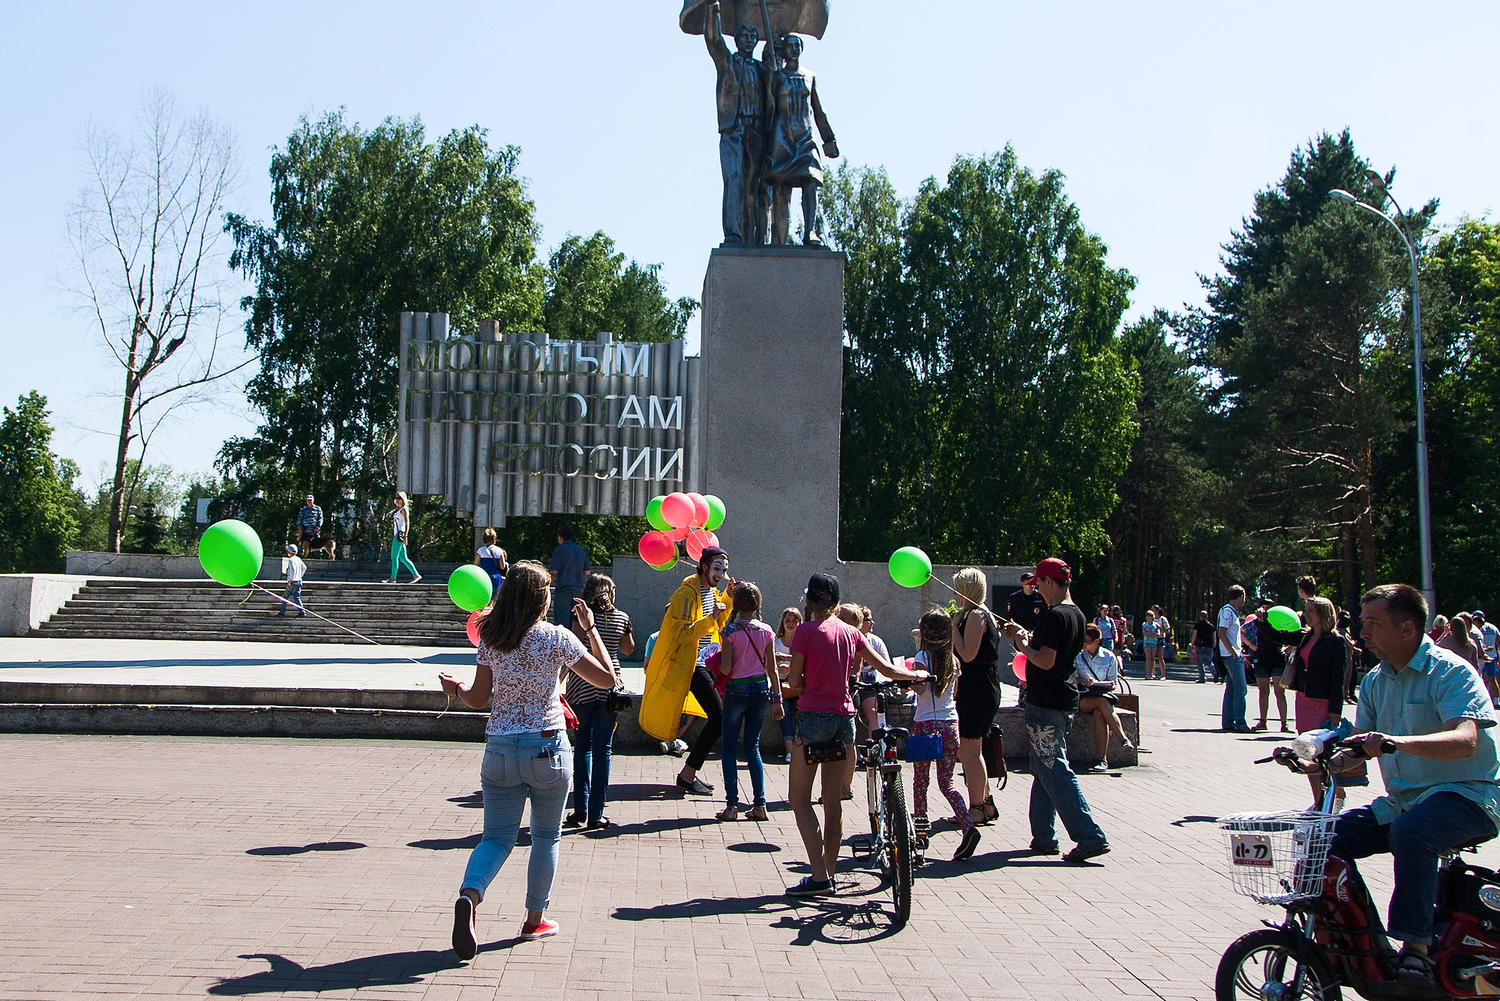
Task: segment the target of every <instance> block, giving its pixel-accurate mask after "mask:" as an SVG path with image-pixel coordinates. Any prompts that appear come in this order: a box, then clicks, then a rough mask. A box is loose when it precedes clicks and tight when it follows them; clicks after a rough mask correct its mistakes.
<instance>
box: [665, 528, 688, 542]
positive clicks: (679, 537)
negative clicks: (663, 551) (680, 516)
mask: <svg viewBox="0 0 1500 1001" xmlns="http://www.w3.org/2000/svg"><path fill="white" fill-rule="evenodd" d="M691 532H692V529H691V528H689V527H688V526H686V525H683V526H682V527H681V528H674V529H672V530H671V531H670V532H668V533H667V538H669V539H671V540H672V541H673V542H685V541H687V537H688V534H689V533H691Z"/></svg>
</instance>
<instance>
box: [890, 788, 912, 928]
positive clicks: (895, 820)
mask: <svg viewBox="0 0 1500 1001" xmlns="http://www.w3.org/2000/svg"><path fill="white" fill-rule="evenodd" d="M885 820H886V831H887V836H888V838H889V841H888V842H887V844H888V846H889V854H890V859H891V866H890V869H891V871H890V873H889V874H888V875H889V878H890V881H891V899H892V901H893V902H894V903H895V905H896V927H897V928H904V927H905V926H906V922H907V920H908V919H909V918H910V917H911V876H912V866H913V860H912V834H911V815H910V814H908V813H907V812H906V794H905V792H904V791H903V790H902V788H901V773H900V772H899V771H897V772H893V773H892V774H890V775H887V776H886V777H885Z"/></svg>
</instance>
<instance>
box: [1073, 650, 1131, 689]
mask: <svg viewBox="0 0 1500 1001" xmlns="http://www.w3.org/2000/svg"><path fill="white" fill-rule="evenodd" d="M1119 674H1120V662H1119V661H1118V660H1117V659H1116V658H1115V655H1114V654H1113V653H1111V652H1110V651H1108V650H1106V649H1104V647H1102V646H1101V647H1100V648H1099V652H1098V653H1096V654H1094V655H1093V656H1092V657H1090V656H1089V653H1088V651H1087V650H1080V651H1078V656H1077V657H1074V658H1073V677H1074V679H1075V680H1076V681H1077V682H1078V683H1079V684H1080V685H1082V686H1083V687H1084V688H1087V687H1088V686H1089V685H1103V684H1114V682H1115V679H1116V678H1118V677H1119Z"/></svg>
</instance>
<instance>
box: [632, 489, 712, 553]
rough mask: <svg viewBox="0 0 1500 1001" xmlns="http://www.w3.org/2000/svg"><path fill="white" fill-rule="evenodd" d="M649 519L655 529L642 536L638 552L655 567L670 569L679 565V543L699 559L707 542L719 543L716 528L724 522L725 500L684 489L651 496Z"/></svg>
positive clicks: (648, 510) (648, 507)
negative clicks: (715, 532) (684, 491)
mask: <svg viewBox="0 0 1500 1001" xmlns="http://www.w3.org/2000/svg"><path fill="white" fill-rule="evenodd" d="M646 520H647V521H649V522H650V523H651V528H652V530H651V531H649V532H647V533H646V534H645V535H642V536H641V541H640V542H639V543H637V545H636V552H638V553H640V554H641V559H643V560H645V561H646V565H647V566H649V567H651V568H652V569H653V570H661V571H667V570H670V569H672V568H673V567H674V566H676V565H677V543H679V542H681V543H682V544H683V547H684V548H685V549H687V554H688V556H690V557H692V559H693V560H694V561H696V560H697V559H698V558H699V557H701V556H702V555H703V550H704V548H705V547H707V546H717V545H718V544H719V537H718V536H717V535H715V534H714V529H716V528H718V527H719V526H720V525H722V524H724V502H723V501H722V500H720V499H719V498H717V497H715V496H714V495H713V494H700V493H682V492H681V491H678V492H674V493H670V494H665V495H664V496H661V497H653V498H651V502H650V503H649V504H647V505H646Z"/></svg>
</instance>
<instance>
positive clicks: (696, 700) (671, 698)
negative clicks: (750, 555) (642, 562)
mask: <svg viewBox="0 0 1500 1001" xmlns="http://www.w3.org/2000/svg"><path fill="white" fill-rule="evenodd" d="M728 573H729V555H728V554H727V553H725V552H724V550H722V549H720V548H718V547H717V546H708V547H705V548H704V550H703V555H702V557H701V558H700V559H699V560H698V572H697V573H695V574H693V575H692V576H691V577H685V578H683V581H682V584H681V585H680V586H679V587H678V588H677V590H676V591H675V592H673V594H672V599H671V600H670V601H668V602H667V611H666V614H665V615H663V616H662V620H661V632H660V633H659V634H658V635H657V637H656V646H655V648H654V649H653V650H652V651H651V661H650V662H649V663H648V664H647V665H646V691H645V694H644V695H642V697H641V713H640V723H641V729H642V730H644V731H645V732H646V733H648V734H650V735H651V736H652V737H655V738H656V739H657V740H672V739H674V738H676V736H677V727H678V723H679V722H680V720H681V717H682V714H683V713H684V712H687V713H691V714H693V715H695V716H704V717H705V718H706V723H705V725H704V727H703V731H702V732H701V733H699V734H698V737H697V739H696V740H694V741H693V746H692V749H691V750H690V751H689V752H688V758H687V763H686V764H685V765H684V766H683V769H682V773H681V774H680V775H679V776H678V777H677V784H678V785H679V786H680V787H681V788H683V789H684V790H686V791H688V792H692V793H696V794H698V795H704V796H706V795H708V794H709V793H711V792H713V786H711V785H709V784H708V783H707V782H704V781H703V780H702V779H700V778H698V769H699V768H702V767H703V762H704V760H705V759H706V758H707V757H708V753H709V751H711V750H712V749H713V746H714V745H715V744H717V743H718V741H719V734H720V732H721V723H722V716H723V706H722V704H721V703H720V701H719V695H718V693H717V692H716V691H714V687H713V681H712V679H711V678H709V676H708V673H707V672H706V671H705V672H702V673H697V676H696V678H695V673H696V668H697V666H698V649H699V647H700V645H701V643H702V641H703V640H705V639H707V640H709V641H712V642H718V640H719V631H720V630H722V629H723V628H724V626H725V625H726V624H727V623H728V622H729V606H728V602H727V601H726V596H727V593H728V592H729V591H730V590H732V589H733V586H734V580H733V578H730V577H728ZM721 583H722V584H725V585H727V586H726V587H725V589H724V590H723V591H721V590H720V584H721ZM705 592H707V593H708V609H707V611H705V610H704V604H705V602H704V594H705Z"/></svg>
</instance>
